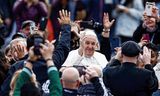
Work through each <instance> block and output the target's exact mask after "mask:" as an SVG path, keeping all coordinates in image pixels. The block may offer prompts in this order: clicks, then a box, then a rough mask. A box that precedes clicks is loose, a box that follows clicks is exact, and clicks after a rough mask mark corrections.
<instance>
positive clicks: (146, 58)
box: [142, 46, 151, 64]
mask: <svg viewBox="0 0 160 96" xmlns="http://www.w3.org/2000/svg"><path fill="white" fill-rule="evenodd" d="M142 60H143V63H144V64H150V63H151V50H149V49H148V48H147V47H146V46H144V47H143V59H142Z"/></svg>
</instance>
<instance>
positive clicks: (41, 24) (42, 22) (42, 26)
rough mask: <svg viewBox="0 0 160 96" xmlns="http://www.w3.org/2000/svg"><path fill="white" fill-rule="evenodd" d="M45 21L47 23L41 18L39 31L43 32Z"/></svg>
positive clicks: (45, 19) (44, 18)
mask: <svg viewBox="0 0 160 96" xmlns="http://www.w3.org/2000/svg"><path fill="white" fill-rule="evenodd" d="M47 21H48V19H47V18H46V17H42V18H41V21H40V26H39V30H41V31H45V29H46V26H47Z"/></svg>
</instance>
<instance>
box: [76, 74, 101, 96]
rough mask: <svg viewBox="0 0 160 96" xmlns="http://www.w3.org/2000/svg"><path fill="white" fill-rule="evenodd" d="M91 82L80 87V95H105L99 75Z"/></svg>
mask: <svg viewBox="0 0 160 96" xmlns="http://www.w3.org/2000/svg"><path fill="white" fill-rule="evenodd" d="M91 82H92V83H91V84H85V85H81V86H80V87H79V89H78V94H79V95H80V96H103V95H104V90H103V88H102V86H101V84H100V82H99V78H98V77H94V78H92V79H91Z"/></svg>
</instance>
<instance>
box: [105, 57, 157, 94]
mask: <svg viewBox="0 0 160 96" xmlns="http://www.w3.org/2000/svg"><path fill="white" fill-rule="evenodd" d="M112 63H117V64H114V65H116V66H110V67H109V66H107V67H105V68H104V70H103V81H104V84H105V86H106V87H107V88H109V89H110V90H111V93H112V94H113V95H114V96H151V94H152V92H154V91H156V90H157V89H158V80H157V77H156V76H155V73H154V70H153V68H152V66H151V65H149V64H148V65H146V66H145V69H140V68H137V67H136V64H134V63H130V62H125V63H123V64H121V65H118V64H120V62H118V61H116V60H115V61H114V62H112Z"/></svg>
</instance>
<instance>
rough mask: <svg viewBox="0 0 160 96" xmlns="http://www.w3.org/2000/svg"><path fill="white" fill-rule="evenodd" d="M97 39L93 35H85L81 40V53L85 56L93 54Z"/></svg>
mask: <svg viewBox="0 0 160 96" xmlns="http://www.w3.org/2000/svg"><path fill="white" fill-rule="evenodd" d="M97 44H98V43H97V40H96V37H95V36H87V37H86V38H85V39H84V40H83V41H82V48H83V53H84V55H85V56H87V57H91V56H93V54H94V51H95V49H96V48H97Z"/></svg>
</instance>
